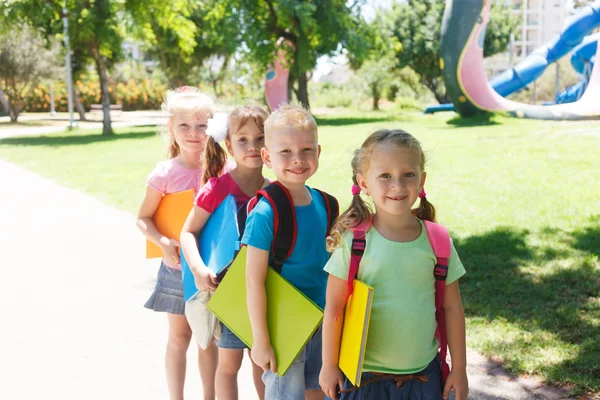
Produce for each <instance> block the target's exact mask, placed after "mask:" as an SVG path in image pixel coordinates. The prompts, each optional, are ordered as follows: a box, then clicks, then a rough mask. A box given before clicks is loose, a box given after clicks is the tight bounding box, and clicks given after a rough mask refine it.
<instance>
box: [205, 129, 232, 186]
mask: <svg viewBox="0 0 600 400" xmlns="http://www.w3.org/2000/svg"><path fill="white" fill-rule="evenodd" d="M202 159H203V164H204V173H203V174H202V184H203V185H204V184H205V183H206V182H208V180H209V179H210V178H217V177H219V176H221V174H222V173H223V169H224V168H225V164H226V163H227V154H226V153H225V150H223V148H222V147H221V146H220V145H219V143H217V142H215V139H213V138H212V137H211V136H209V137H208V139H207V141H206V146H205V147H204V155H203V156H202Z"/></svg>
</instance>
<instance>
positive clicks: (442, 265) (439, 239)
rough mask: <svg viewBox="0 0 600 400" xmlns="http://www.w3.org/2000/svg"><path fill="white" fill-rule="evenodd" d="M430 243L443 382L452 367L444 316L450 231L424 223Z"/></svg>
mask: <svg viewBox="0 0 600 400" xmlns="http://www.w3.org/2000/svg"><path fill="white" fill-rule="evenodd" d="M423 222H424V223H425V230H426V231H427V237H428V238H429V243H430V244H431V247H432V249H433V252H434V254H435V257H436V264H435V267H434V270H433V275H434V277H435V320H436V322H437V328H436V330H435V337H436V338H437V339H438V341H439V343H440V360H441V361H442V381H443V382H444V384H445V383H446V378H447V377H448V375H449V374H450V367H449V366H448V363H447V362H446V354H447V351H448V338H447V336H446V317H445V315H444V294H445V292H446V277H447V276H448V260H449V259H450V235H449V234H448V230H447V229H446V228H445V227H444V226H443V225H440V224H436V223H435V222H431V221H423Z"/></svg>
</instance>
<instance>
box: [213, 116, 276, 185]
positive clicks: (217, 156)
mask: <svg viewBox="0 0 600 400" xmlns="http://www.w3.org/2000/svg"><path fill="white" fill-rule="evenodd" d="M268 116H269V113H268V112H267V110H266V109H265V108H264V107H263V106H260V105H246V106H241V107H237V108H235V109H234V110H233V111H232V112H231V113H229V116H228V117H227V139H228V140H229V139H231V136H232V135H233V134H234V133H236V132H238V131H239V130H240V129H242V128H243V127H244V126H245V125H246V124H247V123H248V122H249V121H253V122H254V123H255V124H256V126H257V127H258V129H259V130H260V131H261V132H263V133H264V131H265V127H264V125H265V120H266V119H267V117H268ZM202 158H203V160H204V174H203V175H202V184H204V183H206V182H208V180H209V179H210V178H216V177H218V176H220V175H221V174H222V173H223V169H224V168H225V164H226V163H227V153H225V150H224V149H223V147H221V145H219V143H217V142H215V139H214V138H213V137H212V136H209V137H208V140H207V141H206V147H205V148H204V156H203V157H202Z"/></svg>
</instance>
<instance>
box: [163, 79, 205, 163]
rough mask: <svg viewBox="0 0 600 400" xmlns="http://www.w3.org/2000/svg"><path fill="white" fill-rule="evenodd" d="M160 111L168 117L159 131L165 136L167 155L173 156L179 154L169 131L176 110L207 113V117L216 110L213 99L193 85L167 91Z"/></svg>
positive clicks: (177, 146)
mask: <svg viewBox="0 0 600 400" xmlns="http://www.w3.org/2000/svg"><path fill="white" fill-rule="evenodd" d="M161 109H162V111H163V112H164V113H165V114H167V116H168V117H169V119H168V122H167V123H166V125H162V126H160V127H159V133H160V134H161V135H162V136H163V137H165V138H167V140H168V145H167V157H168V158H175V157H177V156H178V155H179V153H180V149H179V145H178V144H177V142H176V141H175V138H174V137H173V135H172V134H171V132H170V127H171V124H172V123H173V117H174V116H175V114H176V113H178V112H185V113H189V114H197V113H207V114H208V115H209V118H210V117H212V116H213V115H214V114H215V112H216V106H215V103H214V102H213V100H212V99H211V98H210V97H209V96H207V95H206V94H204V93H202V92H201V91H200V89H198V88H196V87H193V86H182V87H179V88H177V89H172V90H169V91H167V95H166V96H165V101H164V102H163V103H162V106H161Z"/></svg>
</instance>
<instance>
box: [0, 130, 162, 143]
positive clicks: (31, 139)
mask: <svg viewBox="0 0 600 400" xmlns="http://www.w3.org/2000/svg"><path fill="white" fill-rule="evenodd" d="M155 135H156V129H152V130H143V131H139V132H127V133H116V134H114V135H112V136H103V135H102V134H99V133H95V134H85V135H80V134H78V133H76V132H75V133H71V134H67V135H65V134H61V135H42V136H16V137H9V138H4V139H0V146H48V147H62V146H72V145H85V144H89V143H97V142H111V141H115V140H132V139H133V140H136V139H144V138H148V137H151V136H155Z"/></svg>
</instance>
